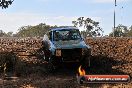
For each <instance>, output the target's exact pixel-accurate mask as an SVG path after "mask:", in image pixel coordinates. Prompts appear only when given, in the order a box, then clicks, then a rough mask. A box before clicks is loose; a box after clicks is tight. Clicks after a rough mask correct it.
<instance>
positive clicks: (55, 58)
mask: <svg viewBox="0 0 132 88" xmlns="http://www.w3.org/2000/svg"><path fill="white" fill-rule="evenodd" d="M42 44H43V51H44V60H45V61H47V62H48V63H49V65H48V67H49V69H54V68H55V67H56V66H57V65H59V64H60V63H63V62H67V63H70V62H79V63H80V64H81V65H85V66H86V67H89V66H90V58H91V48H90V46H89V45H87V44H86V43H85V41H84V39H83V38H82V36H81V34H80V31H79V29H78V28H76V27H62V28H53V29H50V31H49V32H47V33H46V34H45V35H44V37H43V41H42Z"/></svg>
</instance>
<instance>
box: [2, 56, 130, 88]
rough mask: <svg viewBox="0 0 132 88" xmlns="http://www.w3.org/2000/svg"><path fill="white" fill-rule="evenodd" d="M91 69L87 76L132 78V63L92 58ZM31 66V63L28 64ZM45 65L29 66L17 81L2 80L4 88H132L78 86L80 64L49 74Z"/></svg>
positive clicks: (123, 87) (127, 86)
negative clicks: (122, 76) (121, 75)
mask: <svg viewBox="0 0 132 88" xmlns="http://www.w3.org/2000/svg"><path fill="white" fill-rule="evenodd" d="M92 59H93V60H92V63H91V64H92V65H91V68H89V69H86V74H128V75H130V76H132V68H131V66H132V62H125V61H117V60H115V59H112V58H107V57H101V58H98V56H96V57H95V56H93V57H92ZM28 64H29V63H28ZM45 64H46V63H44V64H42V63H41V64H30V66H29V65H27V70H24V71H26V72H23V74H24V75H23V74H20V75H19V76H18V79H16V80H14V81H13V80H5V81H3V80H0V87H1V88H2V87H3V88H117V87H118V88H119V87H120V88H131V87H132V81H130V82H129V83H113V84H108V83H107V84H95V83H94V84H78V83H77V78H76V74H77V71H78V67H79V63H77V64H75V63H71V64H66V63H64V64H62V65H60V67H59V68H58V69H57V70H55V71H54V72H47V71H46V69H45ZM73 64H74V65H73ZM1 78H2V77H1Z"/></svg>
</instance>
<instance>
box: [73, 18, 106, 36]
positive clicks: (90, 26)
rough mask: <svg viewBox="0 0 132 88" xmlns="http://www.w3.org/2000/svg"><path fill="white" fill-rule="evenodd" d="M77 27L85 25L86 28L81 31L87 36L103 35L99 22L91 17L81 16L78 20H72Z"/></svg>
mask: <svg viewBox="0 0 132 88" xmlns="http://www.w3.org/2000/svg"><path fill="white" fill-rule="evenodd" d="M72 24H73V25H74V26H75V27H83V28H85V29H86V30H85V31H83V32H81V33H82V34H83V35H84V36H85V37H86V36H101V35H102V34H103V31H102V28H101V27H99V22H96V21H94V20H92V19H91V18H86V19H84V17H79V18H78V19H77V20H76V21H72Z"/></svg>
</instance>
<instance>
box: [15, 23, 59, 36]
mask: <svg viewBox="0 0 132 88" xmlns="http://www.w3.org/2000/svg"><path fill="white" fill-rule="evenodd" d="M53 27H57V26H50V25H46V24H45V23H40V24H38V25H36V26H30V25H28V26H23V27H21V28H19V29H18V33H16V35H14V36H15V37H36V36H40V37H43V36H44V34H45V33H46V32H47V31H48V30H49V29H50V28H53Z"/></svg>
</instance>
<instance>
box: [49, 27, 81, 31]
mask: <svg viewBox="0 0 132 88" xmlns="http://www.w3.org/2000/svg"><path fill="white" fill-rule="evenodd" d="M63 29H66V30H71V29H73V30H74V29H75V30H79V29H78V28H77V27H58V28H52V29H51V30H55V31H56V30H63Z"/></svg>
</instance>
